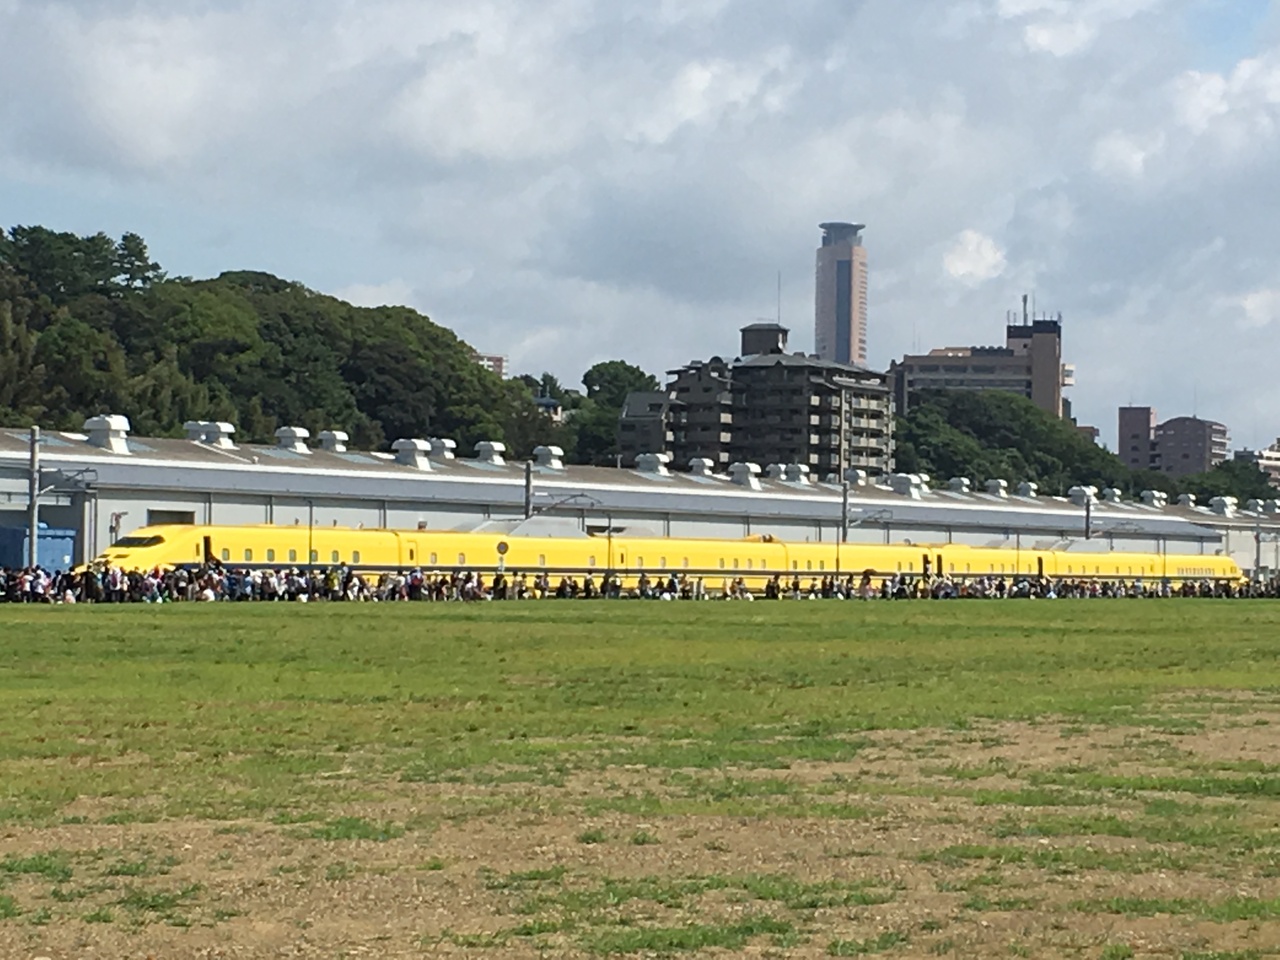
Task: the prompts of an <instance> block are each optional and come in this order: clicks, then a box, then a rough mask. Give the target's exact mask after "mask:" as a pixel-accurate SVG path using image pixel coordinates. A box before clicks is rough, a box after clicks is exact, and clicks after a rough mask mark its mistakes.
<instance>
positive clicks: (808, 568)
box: [804, 560, 813, 570]
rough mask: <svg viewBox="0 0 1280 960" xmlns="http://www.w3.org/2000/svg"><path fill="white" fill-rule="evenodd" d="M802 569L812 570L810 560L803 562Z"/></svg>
mask: <svg viewBox="0 0 1280 960" xmlns="http://www.w3.org/2000/svg"><path fill="white" fill-rule="evenodd" d="M804 568H805V569H806V570H812V569H813V561H812V560H806V561H805V562H804Z"/></svg>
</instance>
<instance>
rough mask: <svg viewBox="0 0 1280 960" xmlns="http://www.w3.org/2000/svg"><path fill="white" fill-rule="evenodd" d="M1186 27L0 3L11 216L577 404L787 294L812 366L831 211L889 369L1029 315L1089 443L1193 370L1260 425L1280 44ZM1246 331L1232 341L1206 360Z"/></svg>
mask: <svg viewBox="0 0 1280 960" xmlns="http://www.w3.org/2000/svg"><path fill="white" fill-rule="evenodd" d="M1186 7H1187V4H1186V3H1184V2H1182V0H1177V2H1175V0H937V2H936V3H934V4H930V5H928V11H927V13H921V12H920V11H915V9H914V8H912V7H910V6H909V5H906V6H904V5H903V4H902V3H900V2H895V0H856V2H853V3H847V4H836V5H832V4H831V3H830V2H823V0H794V2H792V3H788V4H777V3H771V2H769V0H684V2H677V0H662V2H660V3H656V4H655V3H651V2H649V3H646V2H642V0H547V2H546V3H544V4H537V5H531V4H527V3H520V2H518V0H465V2H464V0H435V2H433V3H430V4H422V3H418V2H414V0H361V2H360V3H358V4H357V3H354V2H352V0H278V2H276V3H271V4H253V3H249V2H247V0H215V2H209V0H165V2H163V3H162V2H161V0H128V2H124V0H116V2H108V0H101V2H98V3H87V2H84V0H57V2H48V0H0V204H3V206H4V208H5V209H6V210H7V211H11V212H10V213H8V214H7V215H8V216H11V217H13V218H14V222H26V223H31V222H42V221H43V222H47V223H49V224H50V225H51V226H56V227H60V228H66V229H78V230H81V231H85V232H90V231H96V230H98V229H108V230H110V231H112V232H114V233H119V232H122V231H123V230H125V229H136V230H139V231H140V232H142V233H143V234H144V235H146V236H147V237H148V239H150V240H151V241H152V249H153V252H154V253H155V254H156V256H157V257H158V258H159V259H160V260H161V261H162V262H163V263H165V265H166V266H167V267H168V268H169V269H170V270H171V271H173V272H177V273H199V272H202V271H203V272H206V273H213V272H216V271H217V270H219V269H232V268H254V267H261V268H263V269H270V270H273V271H274V272H277V273H280V274H283V275H286V276H290V277H292V278H295V279H298V280H300V281H302V282H304V283H306V284H307V285H309V286H311V287H313V288H317V289H325V290H334V291H337V292H339V293H341V294H343V295H345V296H347V297H349V298H351V299H354V300H357V301H359V302H362V303H375V302H407V303H411V304H412V305H414V306H417V307H419V308H421V309H423V310H425V311H426V312H428V313H429V314H430V315H431V316H432V317H433V318H435V319H436V320H438V321H439V322H442V323H445V324H447V325H449V326H451V327H453V328H455V329H456V330H457V331H458V333H459V334H460V335H461V336H463V337H464V338H465V339H467V340H468V341H469V342H472V343H474V344H475V345H476V346H478V347H481V348H483V349H486V350H493V351H495V352H503V353H508V354H510V355H511V356H512V358H513V361H514V362H515V363H516V365H517V366H518V367H520V368H524V369H532V370H534V371H535V372H536V371H538V370H540V369H541V368H542V367H546V368H548V369H551V370H552V371H553V372H555V373H556V374H557V375H559V376H560V377H561V378H562V379H563V380H565V381H568V382H576V380H577V379H578V377H579V376H580V374H581V371H582V370H584V369H585V368H586V367H587V366H589V365H590V363H591V362H594V361H595V360H599V359H604V358H607V357H614V356H625V357H628V358H630V359H633V360H635V361H637V362H639V363H641V364H642V365H644V366H646V367H647V368H649V369H651V370H654V371H662V370H665V369H668V368H670V367H672V366H675V365H677V364H679V363H683V362H685V361H687V360H689V359H692V358H693V357H695V356H710V355H711V354H715V353H720V354H723V353H732V351H733V350H734V347H735V344H736V342H737V336H736V328H737V327H738V326H739V325H741V324H742V323H745V322H749V321H750V320H752V319H754V318H756V317H758V316H766V315H772V313H773V311H774V309H775V308H776V307H775V296H776V287H775V284H776V277H777V274H778V272H779V271H781V272H782V274H783V304H782V306H783V319H784V321H785V322H787V323H789V324H790V325H791V326H792V327H793V333H792V340H793V342H794V343H795V344H796V347H797V349H804V348H807V346H808V344H809V342H810V341H809V339H808V338H809V336H810V333H809V331H810V330H811V325H812V315H813V313H812V283H813V250H814V246H815V245H816V243H817V239H818V233H817V224H818V223H819V222H820V221H823V220H829V219H851V220H857V221H859V222H865V223H867V224H868V229H867V231H866V235H865V239H866V244H867V248H868V253H869V257H870V262H871V277H870V280H871V282H870V310H871V313H870V317H871V325H870V331H869V338H870V344H869V346H870V349H871V359H872V362H873V363H874V364H876V365H878V366H882V367H883V366H887V365H888V363H889V361H890V360H891V359H893V358H894V357H895V356H897V355H901V354H902V353H903V352H905V351H906V350H908V349H910V348H911V347H912V340H913V336H912V333H911V331H912V330H913V328H914V330H915V334H914V339H916V340H918V341H919V344H920V346H921V347H922V348H927V347H930V346H940V345H944V344H946V343H953V342H964V341H967V342H973V343H988V342H992V341H995V340H998V339H999V336H1000V329H1001V326H1002V322H1003V318H1004V312H1005V310H1006V309H1010V308H1014V307H1015V306H1016V305H1017V304H1018V301H1019V297H1020V295H1021V294H1022V293H1023V292H1031V291H1034V292H1035V294H1036V297H1037V302H1038V305H1039V307H1040V309H1042V310H1046V309H1047V310H1052V311H1058V310H1061V311H1063V313H1064V314H1065V317H1066V342H1065V344H1064V351H1065V353H1066V355H1067V357H1068V359H1069V360H1071V361H1072V362H1074V363H1075V364H1076V365H1077V368H1078V371H1079V381H1080V383H1081V385H1082V386H1081V387H1079V388H1077V389H1076V391H1075V394H1074V397H1073V399H1074V401H1075V407H1076V410H1077V411H1078V412H1079V414H1080V415H1081V417H1082V419H1084V420H1086V421H1088V420H1092V421H1094V422H1097V423H1099V424H1100V425H1102V426H1104V427H1107V426H1109V424H1110V423H1111V422H1112V421H1113V420H1114V415H1113V408H1114V406H1115V405H1116V404H1118V403H1122V402H1126V401H1127V400H1128V399H1129V398H1130V395H1133V397H1134V399H1136V400H1145V401H1150V402H1152V403H1154V404H1156V405H1158V406H1161V407H1162V408H1164V409H1167V410H1168V411H1169V412H1170V413H1177V412H1182V411H1183V410H1185V409H1186V407H1187V406H1188V405H1189V398H1188V396H1187V394H1189V392H1190V388H1189V387H1188V386H1187V385H1188V384H1193V383H1195V382H1196V381H1197V379H1200V387H1199V392H1200V398H1201V408H1202V410H1203V412H1205V413H1206V414H1207V415H1212V416H1215V417H1217V418H1218V419H1223V420H1227V421H1231V420H1232V419H1233V417H1234V416H1235V411H1237V410H1239V411H1242V413H1241V416H1247V415H1250V414H1251V413H1252V412H1253V411H1257V412H1256V414H1255V415H1256V418H1257V419H1258V421H1259V431H1260V432H1261V433H1262V434H1274V433H1277V432H1280V415H1278V414H1275V413H1274V412H1273V411H1275V410H1278V409H1280V382H1276V384H1275V387H1274V389H1273V388H1272V387H1270V386H1268V385H1269V384H1271V383H1272V382H1273V381H1272V378H1270V377H1269V376H1268V375H1267V371H1266V363H1267V360H1266V358H1267V357H1269V356H1274V354H1275V353H1276V352H1277V351H1280V323H1276V322H1274V320H1275V315H1274V300H1273V299H1268V298H1269V297H1270V296H1271V294H1270V293H1269V291H1273V290H1274V289H1275V285H1276V279H1275V278H1276V277H1277V276H1278V275H1280V232H1277V231H1276V230H1275V225H1274V216H1273V214H1272V212H1271V210H1270V204H1269V203H1268V201H1269V199H1270V198H1272V197H1274V196H1276V195H1280V49H1269V48H1267V47H1265V46H1263V45H1261V44H1255V47H1256V48H1255V49H1250V50H1248V51H1247V56H1244V57H1242V58H1241V59H1240V62H1238V63H1236V64H1234V65H1222V66H1219V67H1218V68H1217V69H1211V68H1208V67H1206V63H1214V64H1216V63H1218V61H1216V60H1210V59H1208V58H1205V57H1200V56H1198V54H1197V51H1196V50H1195V49H1194V48H1189V46H1188V33H1187V31H1186V29H1185V24H1183V23H1182V22H1181V20H1180V17H1181V16H1182V14H1183V12H1184V11H1185V9H1186ZM868 37H874V38H875V41H876V42H875V43H868V42H866V40H867V38H868ZM49 64H57V65H58V67H57V69H50V68H49V66H48V65H49ZM33 76H38V77H40V82H39V83H32V82H31V80H30V78H31V77H33ZM997 238H998V239H997ZM940 264H941V267H942V269H939V266H940ZM1241 291H1254V292H1255V293H1253V294H1248V295H1247V296H1246V295H1244V294H1242V293H1241ZM1251 298H1252V299H1251ZM961 317H962V318H964V321H963V323H964V326H963V329H959V330H958V329H957V320H956V318H961ZM1237 325H1241V326H1244V328H1245V329H1247V330H1248V331H1249V334H1250V336H1251V337H1252V338H1253V340H1254V341H1255V347H1256V349H1253V350H1250V351H1248V352H1247V353H1245V354H1244V355H1241V352H1240V351H1238V350H1237V349H1235V345H1234V344H1232V343H1231V338H1228V337H1207V336H1205V331H1206V330H1216V329H1222V328H1228V329H1235V328H1236V327H1237ZM904 331H905V332H904ZM1135 343H1141V344H1143V345H1144V346H1143V349H1142V350H1141V351H1136V350H1134V349H1133V345H1134V344H1135ZM1206 371H1217V372H1216V373H1209V372H1206ZM1224 371H1230V375H1229V376H1228V375H1226V374H1225V373H1224ZM1250 384H1252V386H1248V385H1250ZM1259 384H1261V386H1259ZM1215 404H1216V405H1217V406H1216V407H1215V406H1214V405H1215ZM1273 418H1274V419H1273ZM1237 435H1238V436H1239V435H1240V431H1239V430H1237ZM1242 439H1243V438H1242ZM1262 439H1263V440H1267V439H1269V438H1268V437H1265V436H1264V437H1263V438H1262Z"/></svg>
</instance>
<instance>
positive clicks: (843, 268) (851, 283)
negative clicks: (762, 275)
mask: <svg viewBox="0 0 1280 960" xmlns="http://www.w3.org/2000/svg"><path fill="white" fill-rule="evenodd" d="M819 226H820V227H821V229H822V246H820V247H819V248H818V269H817V287H816V290H815V291H814V305H815V317H814V325H813V339H814V349H815V350H816V352H817V354H818V357H819V359H822V360H829V361H832V362H834V363H849V364H854V365H856V366H866V364H867V250H866V248H865V247H864V246H863V245H862V237H861V236H860V234H861V233H862V231H863V230H865V229H866V227H865V225H863V224H861V223H823V224H819Z"/></svg>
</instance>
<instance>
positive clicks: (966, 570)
mask: <svg viewBox="0 0 1280 960" xmlns="http://www.w3.org/2000/svg"><path fill="white" fill-rule="evenodd" d="M964 572H965V573H968V572H969V565H968V564H967V563H966V564H965V565H964Z"/></svg>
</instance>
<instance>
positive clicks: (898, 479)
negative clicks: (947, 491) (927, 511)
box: [889, 473, 924, 500]
mask: <svg viewBox="0 0 1280 960" xmlns="http://www.w3.org/2000/svg"><path fill="white" fill-rule="evenodd" d="M889 489H890V490H892V491H893V492H894V493H896V494H899V495H900V496H903V497H910V498H911V499H912V500H919V499H921V498H922V497H923V496H924V484H923V483H921V482H920V475H919V474H918V473H895V474H894V475H893V476H891V477H890V478H889Z"/></svg>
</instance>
